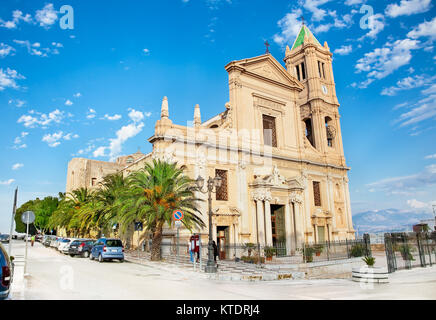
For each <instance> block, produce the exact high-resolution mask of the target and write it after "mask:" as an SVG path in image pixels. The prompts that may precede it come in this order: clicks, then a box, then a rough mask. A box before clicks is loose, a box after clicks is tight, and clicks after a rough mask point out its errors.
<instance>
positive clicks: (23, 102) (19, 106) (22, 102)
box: [8, 99, 26, 108]
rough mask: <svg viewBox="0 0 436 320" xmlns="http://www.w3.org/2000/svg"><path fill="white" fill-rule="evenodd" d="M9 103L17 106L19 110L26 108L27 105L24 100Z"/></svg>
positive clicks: (11, 100) (12, 100)
mask: <svg viewBox="0 0 436 320" xmlns="http://www.w3.org/2000/svg"><path fill="white" fill-rule="evenodd" d="M8 103H9V104H15V106H16V107H17V108H21V107H22V106H24V105H25V104H26V101H24V100H20V99H15V100H14V99H10V100H9V101H8Z"/></svg>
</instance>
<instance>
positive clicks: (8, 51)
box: [0, 43, 15, 58]
mask: <svg viewBox="0 0 436 320" xmlns="http://www.w3.org/2000/svg"><path fill="white" fill-rule="evenodd" d="M14 52H15V49H14V48H12V47H11V46H9V45H7V44H5V43H0V58H4V57H6V56H9V55H11V56H13V55H14Z"/></svg>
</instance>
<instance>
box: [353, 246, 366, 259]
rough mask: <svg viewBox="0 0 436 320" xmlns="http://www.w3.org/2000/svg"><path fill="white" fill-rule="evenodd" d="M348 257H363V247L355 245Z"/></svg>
mask: <svg viewBox="0 0 436 320" xmlns="http://www.w3.org/2000/svg"><path fill="white" fill-rule="evenodd" d="M350 255H351V256H352V257H362V256H364V255H365V247H364V246H363V244H360V243H358V244H355V245H353V246H352V247H351V250H350Z"/></svg>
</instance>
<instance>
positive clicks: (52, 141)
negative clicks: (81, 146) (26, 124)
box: [42, 131, 79, 148]
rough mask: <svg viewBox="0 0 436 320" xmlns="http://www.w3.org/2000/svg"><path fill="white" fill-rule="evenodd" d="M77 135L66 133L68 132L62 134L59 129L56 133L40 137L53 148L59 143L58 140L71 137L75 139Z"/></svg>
mask: <svg viewBox="0 0 436 320" xmlns="http://www.w3.org/2000/svg"><path fill="white" fill-rule="evenodd" d="M78 137H79V136H78V135H77V134H73V133H68V134H65V135H64V134H63V132H62V131H59V132H56V133H52V134H46V135H44V137H43V138H42V141H44V142H47V144H48V145H49V147H52V148H55V147H57V146H59V145H60V144H61V142H60V140H61V139H64V140H71V139H72V138H74V139H76V138H78Z"/></svg>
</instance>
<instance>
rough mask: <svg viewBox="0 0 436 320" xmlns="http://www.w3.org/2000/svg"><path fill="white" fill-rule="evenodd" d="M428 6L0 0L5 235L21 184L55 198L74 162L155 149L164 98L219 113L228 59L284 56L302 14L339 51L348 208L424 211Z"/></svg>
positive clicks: (431, 77)
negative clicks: (70, 14)
mask: <svg viewBox="0 0 436 320" xmlns="http://www.w3.org/2000/svg"><path fill="white" fill-rule="evenodd" d="M63 5H70V6H71V7H72V8H73V9H74V29H72V30H71V29H62V28H61V27H60V23H59V22H60V19H61V17H62V16H63V15H64V14H63V13H60V12H59V10H60V8H61V7H62V6H63ZM368 6H369V7H368ZM368 8H370V9H368ZM361 10H362V11H361ZM368 10H372V12H371V11H368ZM368 12H369V13H372V15H368V16H367V17H365V16H366V15H367V13H368ZM435 13H436V9H435V5H434V3H432V2H431V1H430V0H389V1H386V2H381V1H370V0H368V1H363V0H347V1H328V0H301V1H279V0H275V1H273V2H271V1H260V0H250V1H248V0H232V1H230V0H227V1H226V0H189V1H187V0H163V1H134V0H123V1H115V0H112V1H111V0H105V1H103V0H101V1H100V0H94V1H78V0H69V1H47V2H46V1H21V0H8V1H6V0H4V1H2V6H1V8H0V107H1V109H2V117H1V119H0V123H1V140H0V148H1V150H2V157H1V158H0V168H1V170H0V232H7V230H8V224H9V221H10V214H11V210H12V197H13V191H14V189H15V187H16V186H18V187H19V204H21V203H23V202H25V201H27V200H29V199H32V198H34V197H36V196H40V197H43V196H45V195H56V194H57V192H59V191H64V189H65V181H66V169H67V163H68V161H69V160H70V159H71V158H72V157H75V156H81V157H89V158H95V159H100V160H108V159H110V158H113V157H116V156H117V155H122V154H128V153H133V152H135V151H136V150H137V148H138V147H140V148H141V150H142V151H143V152H149V151H151V145H149V143H148V142H147V141H146V140H147V138H149V137H150V136H151V135H152V134H153V131H154V124H155V121H156V120H157V119H158V117H159V114H160V103H161V100H162V97H163V96H168V99H169V106H170V117H171V119H172V120H173V121H174V122H176V123H180V124H186V122H187V121H190V120H192V118H193V111H194V106H195V104H197V103H198V104H200V106H201V112H202V118H203V119H208V118H210V117H212V116H213V115H215V114H217V113H218V112H221V111H222V110H223V108H224V104H225V103H226V102H227V101H228V87H227V73H226V72H225V70H224V66H225V65H226V64H227V63H228V62H230V61H232V60H239V59H243V58H249V57H254V56H257V55H260V54H263V53H264V52H265V47H264V45H263V43H264V41H265V40H268V41H269V43H270V44H271V47H270V51H271V53H272V55H273V56H274V57H275V58H276V59H277V60H278V61H280V62H281V61H282V59H283V57H284V50H285V46H286V45H287V44H289V45H292V43H293V41H294V39H295V36H296V33H297V32H298V29H299V26H300V25H301V20H300V17H301V16H302V15H303V16H304V18H305V21H306V24H307V25H308V26H309V28H310V29H311V31H312V32H313V33H314V34H315V36H316V37H317V39H318V40H319V41H320V42H321V43H324V41H327V42H328V45H329V47H330V50H331V51H332V52H333V53H334V60H333V64H334V65H333V68H334V75H335V81H336V90H337V95H338V98H339V102H340V104H341V107H340V113H341V121H342V130H343V133H342V135H343V140H344V147H345V155H346V159H347V164H348V165H349V166H350V167H351V169H352V170H351V171H350V173H349V177H350V193H351V201H352V209H353V213H358V212H361V211H365V210H374V209H385V208H398V209H401V210H411V211H419V212H430V211H431V204H432V202H433V203H435V204H436V201H435V200H436V197H435V195H436V143H435V140H436V139H435V138H436V121H435V120H436V73H435V64H436V50H435V49H434V45H435V41H436V19H435Z"/></svg>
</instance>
